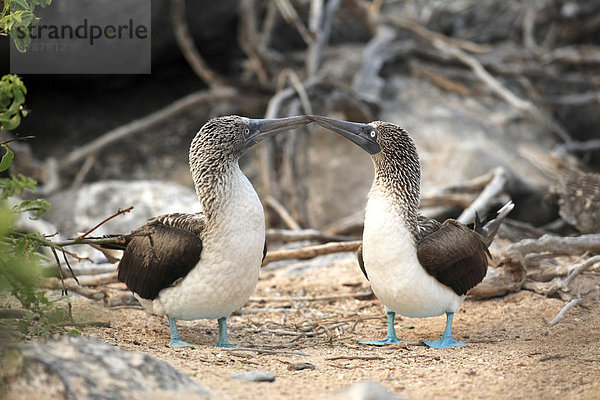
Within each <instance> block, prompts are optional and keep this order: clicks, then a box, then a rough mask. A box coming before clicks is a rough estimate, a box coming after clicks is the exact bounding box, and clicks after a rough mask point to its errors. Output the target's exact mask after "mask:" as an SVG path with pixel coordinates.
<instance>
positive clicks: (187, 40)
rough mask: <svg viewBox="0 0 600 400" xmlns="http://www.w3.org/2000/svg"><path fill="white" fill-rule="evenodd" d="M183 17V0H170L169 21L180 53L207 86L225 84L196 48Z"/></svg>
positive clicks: (223, 79)
mask: <svg viewBox="0 0 600 400" xmlns="http://www.w3.org/2000/svg"><path fill="white" fill-rule="evenodd" d="M185 18H186V15H185V0H171V23H172V25H173V32H174V33H175V40H176V41H177V45H178V46H179V49H180V50H181V53H182V54H183V56H184V57H185V59H186V60H187V62H188V64H189V65H190V67H192V69H193V70H194V72H195V73H196V75H198V77H199V78H200V79H202V80H203V81H204V82H205V83H206V84H207V85H208V86H210V87H213V88H214V87H220V86H225V85H226V80H225V78H223V77H221V76H220V75H219V74H217V73H215V72H214V71H212V70H211V69H210V68H209V67H208V65H207V64H206V62H205V61H204V59H203V58H202V56H201V55H200V53H199V52H198V49H196V46H195V45H194V39H193V38H192V35H191V34H190V30H189V27H188V24H187V21H186V19H185Z"/></svg>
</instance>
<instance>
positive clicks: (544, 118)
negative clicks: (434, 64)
mask: <svg viewBox="0 0 600 400" xmlns="http://www.w3.org/2000/svg"><path fill="white" fill-rule="evenodd" d="M384 21H385V22H386V23H389V24H391V25H395V26H398V27H401V28H403V29H407V30H410V31H411V32H413V33H415V34H416V35H417V36H419V37H421V38H424V39H426V40H428V41H429V42H430V43H431V44H432V46H433V47H434V48H436V49H437V50H439V51H441V52H442V53H444V54H446V55H449V56H451V57H453V58H455V59H457V60H459V61H460V62H462V63H463V64H465V65H467V66H468V67H469V68H470V69H471V70H472V71H473V73H474V74H475V76H477V77H478V78H479V79H480V80H481V81H482V82H483V83H485V84H486V85H487V86H488V87H489V88H490V89H491V90H492V91H493V92H494V93H496V94H497V95H498V96H500V97H501V98H502V99H504V100H505V101H506V102H507V103H509V104H510V105H512V106H513V107H514V108H516V109H517V110H519V111H521V112H523V113H525V114H526V115H529V116H530V117H532V118H533V120H534V121H537V122H539V123H541V124H542V125H544V126H545V127H546V128H548V129H550V130H551V131H552V132H554V133H555V134H556V135H557V136H558V137H560V138H561V139H562V140H563V141H564V142H571V141H572V138H571V136H570V135H569V133H568V132H567V131H566V130H565V128H564V127H562V126H561V125H560V124H559V123H558V122H557V121H555V120H554V119H553V118H552V117H551V116H550V115H548V114H547V113H545V112H544V111H543V110H541V109H539V108H538V107H536V106H535V105H534V104H533V103H531V102H530V101H528V100H525V99H522V98H520V97H519V96H517V95H515V94H514V93H513V92H511V91H510V90H508V89H507V88H506V87H504V85H502V83H500V81H498V80H497V79H496V78H494V77H493V76H492V75H491V74H490V73H489V72H488V71H487V70H486V69H485V67H484V66H483V65H482V64H481V63H480V62H479V61H478V60H477V59H476V58H475V57H472V56H470V55H468V54H467V53H465V51H464V50H467V51H470V52H474V53H477V52H479V53H482V52H487V51H489V50H490V47H487V46H485V47H482V46H480V45H477V44H475V43H472V42H468V41H464V40H457V39H454V38H450V37H447V36H445V35H442V34H440V33H437V32H433V31H430V30H429V29H427V28H425V27H423V26H421V25H420V24H419V23H418V22H416V21H412V20H409V19H406V18H398V17H386V18H384Z"/></svg>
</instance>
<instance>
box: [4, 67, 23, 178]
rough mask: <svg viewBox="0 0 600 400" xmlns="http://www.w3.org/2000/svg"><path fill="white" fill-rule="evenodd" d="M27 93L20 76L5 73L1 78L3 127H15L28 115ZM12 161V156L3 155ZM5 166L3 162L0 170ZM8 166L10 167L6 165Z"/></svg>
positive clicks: (7, 128) (7, 160)
mask: <svg viewBox="0 0 600 400" xmlns="http://www.w3.org/2000/svg"><path fill="white" fill-rule="evenodd" d="M25 94H27V89H25V85H24V84H23V82H22V81H21V79H20V78H19V77H18V76H16V75H4V76H3V77H2V79H0V125H1V126H2V129H6V130H12V129H15V128H16V127H17V126H19V124H20V123H21V118H22V117H25V116H27V111H26V110H25V109H24V108H23V104H24V103H25ZM8 154H9V153H7V155H8ZM10 162H12V158H6V157H3V163H10ZM3 166H6V165H5V164H1V165H0V170H2V167H3ZM6 168H8V167H7V166H6ZM6 168H4V169H6Z"/></svg>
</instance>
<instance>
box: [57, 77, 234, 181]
mask: <svg viewBox="0 0 600 400" xmlns="http://www.w3.org/2000/svg"><path fill="white" fill-rule="evenodd" d="M236 93H237V92H236V91H235V90H234V89H231V88H215V89H211V90H207V91H204V90H203V91H200V92H195V93H192V94H189V95H187V96H185V97H183V98H181V99H179V100H177V101H175V102H173V103H171V104H170V105H168V106H167V107H164V108H162V109H160V110H158V111H156V112H153V113H152V114H150V115H147V116H145V117H143V118H140V119H137V120H134V121H131V122H129V123H127V124H125V125H122V126H120V127H118V128H116V129H113V130H111V131H109V132H107V133H105V134H104V135H102V136H100V137H99V138H97V139H95V140H93V141H91V142H90V143H88V144H86V145H84V146H81V147H78V148H77V149H75V150H73V151H72V152H70V153H69V154H67V156H66V157H64V159H63V161H62V163H61V165H60V167H61V169H63V170H64V169H67V168H69V167H72V166H73V164H75V163H77V162H79V161H81V160H83V159H84V158H86V157H88V156H89V155H91V154H95V153H97V152H99V151H100V150H102V149H103V148H104V147H106V146H108V145H110V144H113V143H115V142H117V141H119V140H122V139H124V138H126V137H128V136H131V135H134V134H137V133H140V132H143V131H145V130H147V129H150V128H151V127H153V126H154V125H156V124H158V123H161V122H165V121H167V120H169V119H170V118H173V117H174V116H175V115H177V114H178V113H180V112H182V111H184V110H187V109H189V108H192V107H200V106H202V105H207V104H214V103H219V102H222V101H228V100H231V99H233V98H235V96H236Z"/></svg>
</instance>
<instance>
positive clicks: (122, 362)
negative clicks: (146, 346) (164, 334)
mask: <svg viewBox="0 0 600 400" xmlns="http://www.w3.org/2000/svg"><path fill="white" fill-rule="evenodd" d="M14 349H17V350H18V352H15V351H11V352H10V353H8V354H11V355H12V358H11V359H10V360H6V361H7V363H10V364H11V365H15V364H18V365H19V366H18V367H16V368H12V371H9V372H12V374H10V375H9V376H6V375H5V376H4V377H3V380H4V382H6V383H7V385H6V390H7V396H6V397H5V398H8V399H10V398H40V399H46V398H47V399H83V398H86V399H133V398H142V397H148V396H151V397H152V398H189V399H207V398H212V395H211V394H210V393H209V392H208V391H207V390H206V389H205V388H204V387H202V386H201V385H199V384H198V383H196V382H193V381H192V380H190V379H189V378H188V377H187V375H185V374H183V373H181V372H179V371H177V370H176V369H174V368H173V367H171V366H170V365H169V364H167V363H165V362H164V361H161V360H159V359H157V358H155V357H152V356H150V355H148V354H144V353H140V352H134V351H125V350H121V349H119V348H118V347H115V346H111V345H109V344H106V343H104V342H101V341H99V340H96V339H93V338H89V337H85V336H51V337H48V338H46V339H43V340H42V341H40V342H35V343H34V342H32V343H26V344H21V345H18V346H17V347H14V348H11V350H14ZM3 362H4V360H3ZM4 371H6V370H4ZM5 373H6V372H5Z"/></svg>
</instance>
